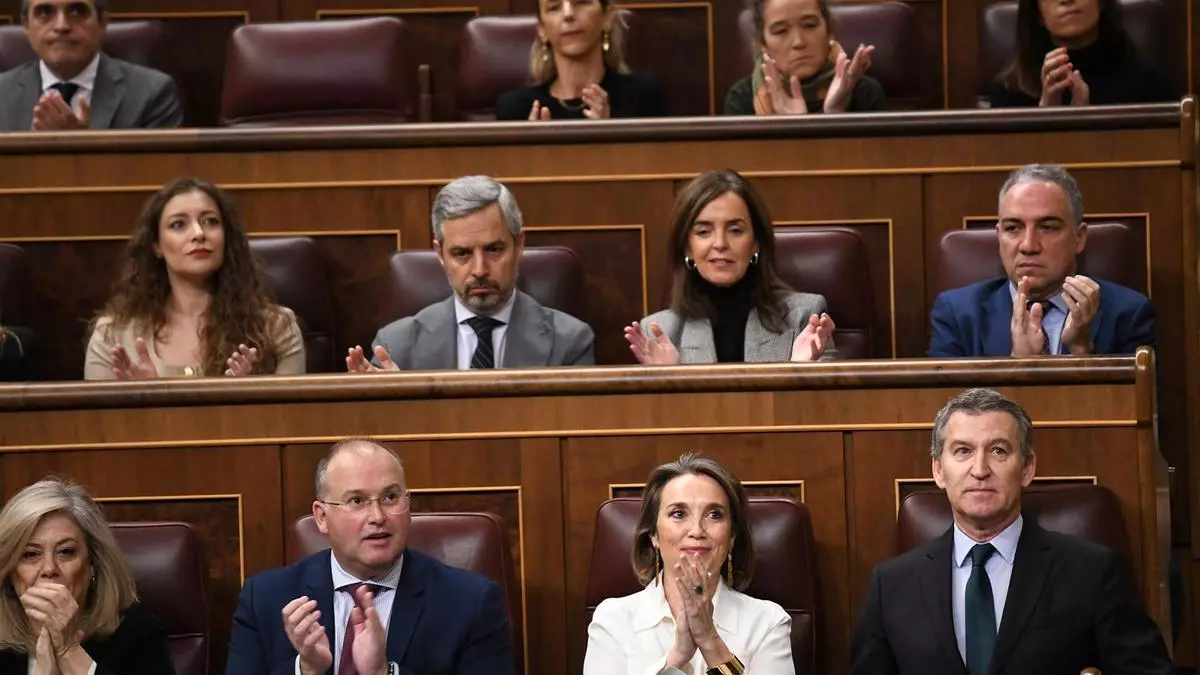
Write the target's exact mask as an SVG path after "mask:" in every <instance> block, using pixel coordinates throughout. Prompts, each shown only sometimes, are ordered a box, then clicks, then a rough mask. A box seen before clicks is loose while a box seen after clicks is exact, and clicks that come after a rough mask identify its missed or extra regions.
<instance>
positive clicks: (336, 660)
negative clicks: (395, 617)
mask: <svg viewBox="0 0 1200 675" xmlns="http://www.w3.org/2000/svg"><path fill="white" fill-rule="evenodd" d="M329 566H330V567H331V568H332V571H333V644H332V645H329V646H330V647H332V648H333V675H338V667H339V666H340V665H341V662H342V641H343V640H345V639H346V624H347V623H348V622H349V621H350V612H351V611H352V610H353V609H354V598H353V597H351V595H350V594H349V593H347V592H346V591H344V590H342V589H343V588H344V587H345V586H349V585H350V584H374V585H376V586H379V587H380V589H379V590H378V591H376V592H375V599H374V600H375V611H376V612H378V613H379V623H381V624H383V634H384V635H387V629H388V623H389V622H390V621H391V620H392V603H393V602H395V600H396V586H397V585H398V584H399V583H400V570H402V569H404V555H403V554H402V555H401V556H400V559H399V560H397V561H396V564H395V565H392V569H390V570H388V573H387V574H385V575H384V576H383V577H381V578H379V579H359V578H358V577H356V576H354V575H353V574H350V573H349V572H347V571H346V570H345V569H344V568H343V567H342V566H341V565H340V564H339V563H338V560H337V556H335V555H333V554H332V553H330V554H329ZM296 675H300V657H299V656H297V657H296Z"/></svg>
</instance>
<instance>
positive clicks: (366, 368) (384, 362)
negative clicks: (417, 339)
mask: <svg viewBox="0 0 1200 675" xmlns="http://www.w3.org/2000/svg"><path fill="white" fill-rule="evenodd" d="M375 358H376V359H378V360H379V365H380V366H382V368H381V367H379V366H376V365H375V364H374V363H371V362H370V361H368V360H367V357H366V356H364V355H363V348H362V347H360V346H358V345H355V346H353V347H351V348H350V349H349V350H347V351H346V372H348V373H381V372H383V371H385V370H400V366H397V365H396V364H395V362H394V361H392V357H391V355H390V354H388V350H386V349H384V347H383V345H375Z"/></svg>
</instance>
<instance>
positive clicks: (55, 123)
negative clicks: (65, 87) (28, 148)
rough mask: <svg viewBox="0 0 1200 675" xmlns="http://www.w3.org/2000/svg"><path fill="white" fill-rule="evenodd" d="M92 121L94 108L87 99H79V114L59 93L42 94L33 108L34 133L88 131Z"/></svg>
mask: <svg viewBox="0 0 1200 675" xmlns="http://www.w3.org/2000/svg"><path fill="white" fill-rule="evenodd" d="M91 121H92V107H91V105H90V104H88V100H87V99H86V98H81V99H79V112H78V113H76V112H75V111H74V110H72V109H71V106H70V104H68V103H67V101H66V100H65V99H64V98H63V97H62V94H60V93H58V92H57V91H50V92H47V93H45V94H42V97H41V98H40V99H38V102H37V105H35V106H34V107H33V130H34V131H74V130H76V129H87V128H88V126H89V125H90V124H91Z"/></svg>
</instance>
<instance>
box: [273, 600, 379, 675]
mask: <svg viewBox="0 0 1200 675" xmlns="http://www.w3.org/2000/svg"><path fill="white" fill-rule="evenodd" d="M283 627H284V630H285V631H286V632H287V637H288V641H289V642H291V643H292V648H293V649H295V650H296V653H297V654H299V656H300V675H324V674H325V673H326V672H328V671H329V669H330V668H332V667H333V649H332V648H330V645H329V636H328V635H326V633H325V627H324V626H322V625H321V610H319V609H317V601H316V600H312V599H309V598H308V597H299V598H296V599H295V600H292V601H291V602H289V603H288V604H286V605H284V606H283ZM346 630H348V631H354V644H353V645H352V646H351V648H350V657H351V658H352V659H353V661H354V666H355V669H356V670H358V672H359V673H361V675H386V673H387V671H388V661H387V631H385V630H384V629H383V624H382V623H381V622H380V621H379V611H378V610H376V609H375V596H374V594H372V593H371V591H370V589H369V588H367V586H360V587H359V588H358V589H357V590H356V592H355V593H354V609H352V610H350V620H349V622H348V623H347V625H346ZM342 658H345V656H343V657H342Z"/></svg>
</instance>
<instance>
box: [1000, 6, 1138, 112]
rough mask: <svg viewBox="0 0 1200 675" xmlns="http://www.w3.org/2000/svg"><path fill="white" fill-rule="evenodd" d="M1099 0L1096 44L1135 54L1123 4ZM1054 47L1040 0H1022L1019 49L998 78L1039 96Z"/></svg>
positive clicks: (1012, 88)
mask: <svg viewBox="0 0 1200 675" xmlns="http://www.w3.org/2000/svg"><path fill="white" fill-rule="evenodd" d="M1099 3H1100V20H1099V24H1098V28H1099V35H1098V37H1097V38H1096V40H1097V43H1099V44H1100V45H1103V48H1104V49H1106V50H1112V51H1115V52H1119V53H1123V54H1126V55H1133V53H1134V52H1133V43H1132V42H1130V40H1129V37H1128V36H1127V35H1126V34H1125V29H1123V28H1122V27H1121V3H1120V2H1118V0H1099ZM1054 49H1056V45H1055V44H1054V38H1053V37H1052V36H1051V35H1050V31H1049V30H1047V29H1046V24H1045V22H1044V21H1042V12H1041V10H1040V9H1039V8H1038V0H1020V2H1019V3H1018V5H1017V51H1016V53H1014V54H1013V59H1012V61H1010V62H1009V63H1008V65H1007V66H1005V67H1004V70H1002V71H1000V74H999V75H998V76H996V80H997V81H999V82H1000V84H1003V85H1004V87H1005V88H1006V89H1008V90H1009V91H1013V92H1021V93H1023V94H1025V95H1026V96H1031V97H1033V98H1040V97H1041V95H1042V65H1043V63H1044V62H1045V60H1046V54H1049V53H1050V52H1051V51H1053V50H1054Z"/></svg>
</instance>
